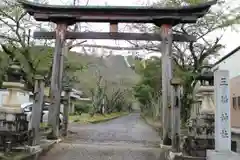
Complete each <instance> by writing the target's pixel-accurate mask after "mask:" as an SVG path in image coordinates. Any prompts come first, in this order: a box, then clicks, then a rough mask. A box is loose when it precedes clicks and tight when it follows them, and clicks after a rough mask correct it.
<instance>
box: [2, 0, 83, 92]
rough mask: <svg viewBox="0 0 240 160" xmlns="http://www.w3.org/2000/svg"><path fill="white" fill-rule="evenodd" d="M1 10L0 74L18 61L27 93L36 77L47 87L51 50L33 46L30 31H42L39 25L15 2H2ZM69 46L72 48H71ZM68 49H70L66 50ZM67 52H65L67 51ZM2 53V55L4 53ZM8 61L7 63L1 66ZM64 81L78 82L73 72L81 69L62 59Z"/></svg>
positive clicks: (51, 56)
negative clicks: (37, 29) (38, 76)
mask: <svg viewBox="0 0 240 160" xmlns="http://www.w3.org/2000/svg"><path fill="white" fill-rule="evenodd" d="M3 2H4V4H5V5H4V7H2V8H1V9H0V22H1V23H2V29H1V31H0V38H1V40H2V42H1V47H2V49H3V55H2V56H1V59H0V60H1V62H3V63H1V66H0V67H2V70H1V71H2V72H1V73H0V77H2V75H3V74H4V72H5V71H6V69H7V68H8V65H9V64H10V62H13V61H17V62H18V63H19V64H21V68H22V70H23V72H24V73H23V79H24V81H25V83H26V86H27V88H28V89H29V90H31V91H32V90H33V87H34V77H35V75H36V74H43V76H45V82H46V85H47V86H49V82H50V77H51V68H52V59H53V48H52V47H48V46H46V44H47V43H44V44H45V45H40V46H39V45H38V46H37V45H36V42H40V41H34V39H33V38H32V36H31V35H32V33H31V28H32V27H33V26H35V27H36V28H40V29H41V25H40V24H39V23H37V22H35V21H34V20H33V19H31V17H29V16H28V15H27V14H26V12H25V11H24V10H23V9H22V8H21V6H19V5H18V3H17V2H15V1H9V0H3ZM71 47H72V46H71ZM69 50H70V49H69ZM69 50H67V52H69ZM4 53H5V54H4ZM4 62H8V63H4ZM64 64H65V65H64V74H63V75H64V78H63V79H64V80H65V82H66V81H68V82H71V83H77V82H78V80H77V78H76V76H74V73H75V72H76V71H78V70H81V69H82V65H79V64H77V62H72V61H70V60H69V59H68V58H67V56H65V57H64Z"/></svg>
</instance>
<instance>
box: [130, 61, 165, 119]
mask: <svg viewBox="0 0 240 160" xmlns="http://www.w3.org/2000/svg"><path fill="white" fill-rule="evenodd" d="M135 70H136V72H137V73H138V74H139V75H140V77H141V79H140V81H139V82H138V83H137V84H136V85H135V86H134V87H133V89H134V96H135V98H136V99H137V100H138V101H139V102H140V104H141V111H142V112H143V113H144V114H151V116H152V117H154V118H156V117H157V116H159V108H160V107H159V103H158V102H159V97H160V94H161V89H162V84H161V79H162V77H161V72H162V70H161V60H160V59H159V58H157V57H155V58H152V59H150V60H146V61H145V64H142V63H141V61H140V63H136V67H135Z"/></svg>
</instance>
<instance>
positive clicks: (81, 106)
mask: <svg viewBox="0 0 240 160" xmlns="http://www.w3.org/2000/svg"><path fill="white" fill-rule="evenodd" d="M91 107H92V104H91V101H80V102H78V103H76V104H75V112H76V113H89V111H90V109H91Z"/></svg>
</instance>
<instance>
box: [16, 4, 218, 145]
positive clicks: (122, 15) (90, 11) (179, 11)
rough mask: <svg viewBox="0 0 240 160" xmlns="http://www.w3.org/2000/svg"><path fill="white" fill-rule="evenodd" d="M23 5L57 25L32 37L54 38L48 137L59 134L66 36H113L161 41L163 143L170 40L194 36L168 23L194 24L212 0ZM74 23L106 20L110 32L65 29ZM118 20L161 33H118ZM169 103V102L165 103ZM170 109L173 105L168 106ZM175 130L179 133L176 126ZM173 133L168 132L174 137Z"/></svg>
mask: <svg viewBox="0 0 240 160" xmlns="http://www.w3.org/2000/svg"><path fill="white" fill-rule="evenodd" d="M19 2H20V3H21V5H22V6H23V8H24V9H25V10H26V11H27V12H28V13H29V14H30V15H31V16H33V17H34V18H35V20H37V21H44V22H53V23H55V24H57V27H56V30H55V32H35V33H34V38H38V39H56V44H55V51H54V62H53V70H52V79H51V91H50V98H51V105H52V106H51V107H50V110H49V112H50V113H49V124H50V125H51V126H52V127H53V133H52V134H53V135H52V137H56V138H57V137H58V136H59V128H58V125H59V124H58V115H59V106H60V93H61V79H62V77H61V75H62V69H61V68H62V65H63V64H62V60H61V59H62V50H63V47H64V42H65V40H66V39H115V40H147V41H162V43H161V47H162V53H163V57H162V59H163V61H162V62H163V63H162V69H163V70H164V72H162V87H163V88H162V91H163V92H162V102H163V103H162V115H163V119H162V121H163V144H167V142H168V140H169V138H170V137H169V136H170V134H169V132H170V129H171V125H170V119H169V117H171V115H170V111H169V109H168V106H169V104H171V103H169V102H170V101H171V95H172V94H171V92H173V89H172V87H171V84H170V80H171V79H172V65H171V63H172V60H171V57H172V54H171V47H172V41H178V42H183V41H184V42H186V41H187V42H190V41H194V40H195V38H194V37H193V36H190V35H179V34H173V33H172V26H174V25H177V24H180V23H196V21H197V19H198V18H200V17H202V16H204V15H205V14H206V13H207V12H208V10H209V8H210V7H211V6H212V5H213V4H215V3H216V0H213V1H210V2H207V3H204V4H200V5H198V6H185V7H181V8H156V7H139V6H138V7H121V6H60V5H44V4H38V3H33V2H28V1H21V0H20V1H19ZM78 22H107V23H110V32H85V33H82V32H68V31H67V27H68V26H69V25H72V24H75V23H78ZM118 23H152V24H155V25H156V26H158V27H161V34H159V35H158V34H147V33H119V32H118V27H117V25H118ZM168 103H169V104H168ZM172 108H173V107H172ZM177 132H178V133H179V132H180V126H178V130H177ZM174 135H175V133H172V136H174Z"/></svg>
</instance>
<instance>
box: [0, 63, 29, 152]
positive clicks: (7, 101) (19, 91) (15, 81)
mask: <svg viewBox="0 0 240 160" xmlns="http://www.w3.org/2000/svg"><path fill="white" fill-rule="evenodd" d="M22 75H23V71H22V69H21V67H20V65H19V64H18V63H13V64H12V65H10V67H9V68H8V70H7V76H6V79H5V82H3V87H4V88H7V90H8V95H7V96H6V97H4V98H3V104H2V106H1V107H0V130H1V134H0V136H1V140H2V142H1V145H3V147H4V149H5V150H8V151H9V150H11V146H12V145H17V144H20V143H22V142H23V141H25V140H26V137H27V135H28V122H27V119H26V115H25V114H24V113H23V110H22V109H21V99H20V98H19V97H20V96H21V95H24V94H25V91H24V90H23V89H24V84H23V83H22V82H23V80H22ZM9 133H10V134H9Z"/></svg>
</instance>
